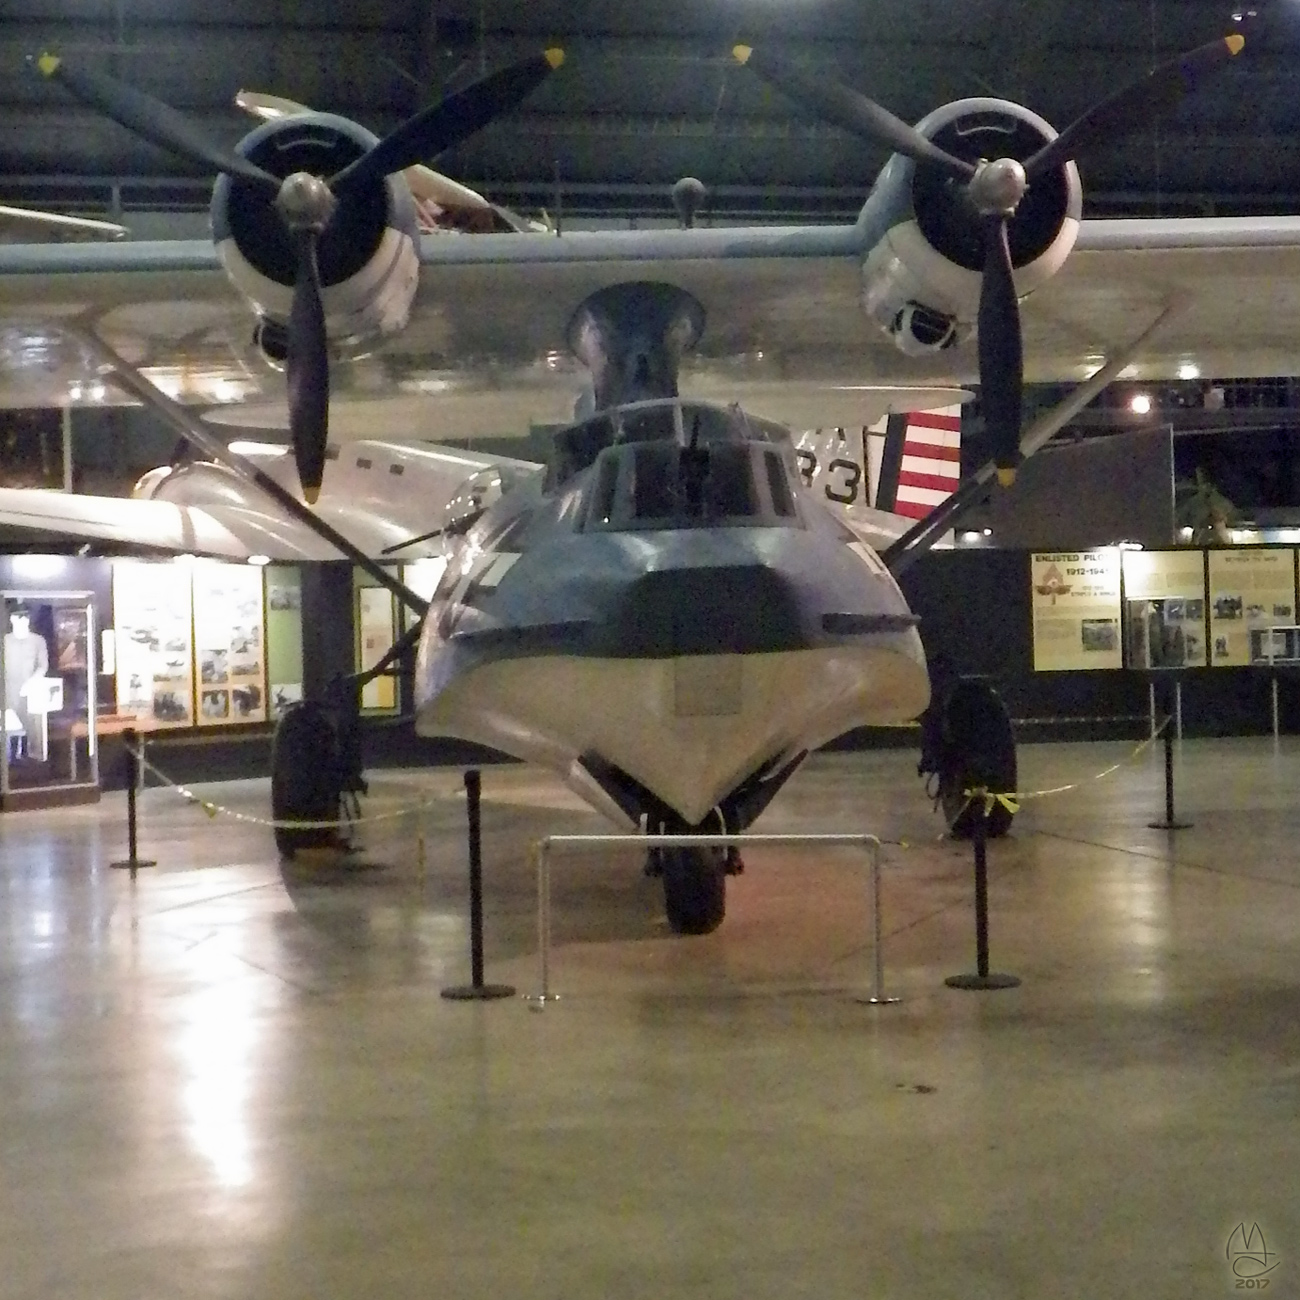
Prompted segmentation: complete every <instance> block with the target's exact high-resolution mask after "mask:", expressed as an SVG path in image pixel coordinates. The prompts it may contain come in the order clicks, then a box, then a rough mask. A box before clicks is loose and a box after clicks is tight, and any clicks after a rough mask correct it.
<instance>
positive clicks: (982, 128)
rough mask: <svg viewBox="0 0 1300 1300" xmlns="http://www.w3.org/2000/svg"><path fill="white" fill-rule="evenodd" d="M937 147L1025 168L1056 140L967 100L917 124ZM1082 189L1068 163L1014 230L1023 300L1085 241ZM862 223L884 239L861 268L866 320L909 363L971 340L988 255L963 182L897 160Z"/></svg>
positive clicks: (1024, 205) (1026, 207)
mask: <svg viewBox="0 0 1300 1300" xmlns="http://www.w3.org/2000/svg"><path fill="white" fill-rule="evenodd" d="M917 130H919V131H920V132H921V133H922V135H924V136H926V137H927V138H928V139H930V140H933V141H934V142H935V144H937V145H939V146H940V147H941V148H943V149H945V150H947V151H948V152H949V153H951V154H955V155H956V156H957V157H959V158H964V159H966V160H968V161H969V162H979V161H980V160H981V159H985V158H988V159H992V158H1016V159H1019V160H1020V161H1022V162H1023V161H1024V160H1025V159H1027V158H1029V157H1030V156H1031V155H1032V154H1033V153H1035V152H1036V151H1037V150H1038V149H1039V148H1040V147H1041V146H1042V145H1043V144H1045V143H1046V142H1047V141H1049V140H1051V139H1054V138H1055V136H1056V131H1055V130H1054V129H1053V128H1052V127H1051V126H1050V125H1049V124H1048V123H1047V122H1046V121H1045V120H1044V119H1043V118H1041V117H1039V116H1038V115H1037V114H1036V113H1033V112H1031V111H1030V110H1029V109H1027V108H1024V107H1022V106H1021V105H1019V104H1014V103H1012V102H1011V101H1009V100H1004V99H962V100H957V101H955V102H953V103H951V104H945V105H944V106H943V107H941V108H938V109H936V110H935V111H934V112H933V113H930V114H929V115H928V116H927V117H925V118H923V119H922V120H921V121H920V122H918V123H917ZM1082 211H1083V187H1082V185H1081V184H1080V182H1079V172H1078V169H1077V168H1076V167H1075V165H1074V164H1073V163H1072V162H1071V163H1066V164H1064V165H1063V166H1061V167H1059V168H1057V169H1056V170H1054V171H1052V172H1049V173H1047V174H1045V175H1043V176H1040V177H1038V178H1037V179H1035V181H1034V183H1033V185H1032V186H1030V188H1029V190H1028V191H1027V192H1026V194H1025V196H1024V198H1023V199H1022V200H1021V202H1020V206H1019V207H1018V208H1017V210H1016V214H1015V216H1014V217H1013V218H1012V219H1011V221H1010V223H1009V227H1008V241H1009V243H1010V246H1011V261H1012V265H1013V267H1014V268H1015V283H1016V291H1017V293H1018V294H1019V295H1020V297H1022V298H1023V297H1025V296H1026V295H1028V294H1030V293H1032V292H1033V291H1034V290H1035V289H1038V288H1040V287H1041V286H1042V285H1044V284H1046V283H1047V281H1048V280H1050V279H1051V278H1052V276H1053V275H1055V274H1056V272H1057V271H1059V270H1060V269H1061V267H1062V266H1063V265H1064V264H1065V259H1066V258H1067V257H1068V256H1069V253H1070V250H1071V249H1072V248H1073V247H1074V242H1075V240H1076V239H1077V238H1078V234H1079V220H1080V217H1081V215H1082ZM863 219H864V221H867V222H868V223H869V224H870V225H871V226H872V227H874V228H875V229H878V230H879V231H880V232H881V233H880V236H879V238H878V239H877V240H876V242H875V243H874V244H873V246H872V248H871V251H870V252H869V253H868V254H867V256H866V258H865V260H864V262H863V267H862V305H863V310H864V311H865V312H866V313H867V315H868V316H869V317H870V318H871V319H872V320H873V321H875V323H876V324H877V325H879V327H880V328H881V329H882V330H883V331H884V332H885V333H886V334H887V335H888V336H889V337H890V339H891V340H892V341H893V342H894V344H895V345H896V346H897V347H898V348H899V349H900V350H901V351H903V352H905V353H907V354H908V355H909V356H924V355H926V354H929V353H933V352H939V351H942V350H943V349H944V348H948V347H951V346H952V345H953V344H956V343H960V342H961V341H962V340H963V339H964V338H966V337H968V336H969V335H970V333H971V332H972V330H973V329H974V325H975V318H976V314H977V312H978V308H979V295H980V278H981V270H982V267H983V263H984V249H983V243H982V240H981V237H980V229H979V223H978V220H977V219H976V218H975V217H974V214H973V211H972V209H971V208H970V205H969V201H968V199H967V198H966V195H965V192H964V186H963V184H962V182H960V181H958V180H955V179H953V178H951V177H949V176H947V175H945V174H940V173H939V172H938V171H937V169H934V168H926V167H918V166H917V165H916V164H915V163H914V162H913V161H912V160H911V159H910V158H904V157H902V156H901V155H897V154H896V155H895V156H894V157H893V158H891V159H890V161H889V163H888V164H887V165H886V167H885V169H884V171H882V172H881V174H880V178H879V180H878V181H877V182H876V186H875V189H874V190H873V191H872V194H871V197H870V198H869V199H868V201H867V207H866V208H865V209H864V212H863Z"/></svg>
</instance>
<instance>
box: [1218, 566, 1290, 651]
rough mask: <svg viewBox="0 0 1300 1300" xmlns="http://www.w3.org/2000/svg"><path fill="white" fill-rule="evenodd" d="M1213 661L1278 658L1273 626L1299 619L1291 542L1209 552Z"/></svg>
mask: <svg viewBox="0 0 1300 1300" xmlns="http://www.w3.org/2000/svg"><path fill="white" fill-rule="evenodd" d="M1209 585H1210V600H1209V617H1210V663H1211V664H1213V665H1214V666H1215V667H1243V666H1246V665H1250V664H1262V663H1264V664H1266V663H1269V662H1270V660H1271V661H1273V662H1276V658H1277V656H1276V655H1275V654H1273V653H1272V652H1273V651H1274V650H1275V649H1276V646H1275V644H1274V643H1275V640H1276V638H1275V637H1274V636H1273V629H1275V628H1286V627H1291V626H1293V625H1294V624H1295V623H1296V552H1295V548H1294V547H1290V546H1269V547H1249V548H1246V547H1242V548H1238V549H1232V550H1226V549H1225V550H1212V551H1210V552H1209Z"/></svg>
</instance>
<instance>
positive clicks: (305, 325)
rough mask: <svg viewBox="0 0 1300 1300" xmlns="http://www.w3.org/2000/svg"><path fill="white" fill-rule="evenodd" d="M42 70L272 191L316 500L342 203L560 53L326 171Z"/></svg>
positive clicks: (303, 454) (432, 149) (527, 64)
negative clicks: (325, 245)
mask: <svg viewBox="0 0 1300 1300" xmlns="http://www.w3.org/2000/svg"><path fill="white" fill-rule="evenodd" d="M34 62H35V65H36V68H37V70H38V71H39V72H40V73H41V75H42V76H44V77H48V78H51V79H53V80H56V81H59V82H61V83H62V84H63V85H64V86H65V87H66V88H67V89H68V90H69V91H70V92H71V93H72V94H73V95H75V96H76V97H77V98H78V99H80V100H81V101H82V102H83V103H85V104H87V105H89V106H90V107H91V108H96V109H98V110H99V111H100V112H102V113H104V114H106V115H107V116H108V117H111V118H113V120H114V121H116V122H120V123H121V124H122V125H123V126H125V127H126V128H127V129H128V130H131V131H134V132H135V133H136V134H137V135H140V136H143V137H144V138H145V139H146V140H149V141H151V142H152V143H154V144H156V145H159V146H160V147H162V148H164V149H166V150H168V151H169V152H171V153H173V154H176V155H177V156H178V157H181V158H184V159H186V160H187V161H190V162H195V163H198V164H199V165H201V166H203V167H207V168H210V169H212V170H215V171H219V172H224V173H226V174H227V175H228V176H232V177H238V178H239V179H240V180H243V181H247V182H249V183H250V184H252V185H254V186H256V187H257V188H258V189H259V190H261V192H262V193H264V194H265V195H267V196H268V197H269V198H271V199H272V200H273V202H274V204H275V207H276V209H277V211H278V212H279V213H280V216H281V218H282V220H283V221H284V223H285V225H286V227H287V228H288V229H289V231H290V233H291V234H292V235H293V242H294V248H295V252H296V257H297V273H296V275H295V278H294V288H293V299H292V303H291V305H290V309H289V327H288V338H289V347H288V357H287V365H286V369H287V372H288V387H289V430H290V434H291V437H292V440H293V452H294V460H295V462H296V463H297V467H298V479H299V482H300V483H301V485H302V492H303V496H304V497H305V498H306V500H307V502H308V504H309V505H314V504H315V503H316V499H317V497H318V496H319V494H320V485H321V478H322V477H323V475H324V470H325V447H326V443H327V441H328V433H329V430H328V421H329V338H328V333H327V330H326V325H325V307H324V302H323V300H322V293H321V280H320V268H319V260H318V247H319V242H320V237H321V235H322V233H323V232H324V231H325V229H326V227H327V226H328V225H329V224H330V221H331V219H332V218H333V216H334V213H335V211H336V209H337V208H338V206H339V205H340V204H346V203H348V202H349V200H350V199H351V198H352V196H354V195H356V194H358V193H359V192H361V191H363V190H364V189H366V187H367V186H369V185H371V184H374V183H375V182H378V181H380V180H382V179H383V178H384V177H386V176H388V175H390V174H391V173H393V172H399V171H404V170H405V169H406V168H407V167H411V166H414V165H415V164H416V163H418V162H420V161H421V160H422V159H424V158H427V157H431V156H432V155H434V154H437V153H441V152H442V151H443V150H444V149H448V148H450V147H451V146H452V145H454V144H458V143H459V142H460V141H461V140H464V139H466V138H467V137H468V136H471V135H473V134H474V132H475V131H478V130H479V129H480V128H482V127H484V126H486V125H487V124H488V123H489V122H491V121H492V120H493V119H494V118H496V117H498V116H500V115H501V114H502V113H505V112H507V111H509V110H510V109H512V108H514V107H515V105H516V104H519V103H521V102H522V101H523V100H524V99H525V98H526V97H527V96H528V95H529V94H530V93H531V92H532V91H533V90H534V89H536V87H537V86H538V85H539V84H540V83H541V82H542V81H543V80H544V79H545V78H546V77H547V76H548V75H549V74H550V73H551V72H552V71H554V70H555V69H556V68H558V67H559V66H560V65H561V64H562V63H563V62H564V51H563V50H560V49H549V50H546V51H544V52H543V53H541V54H536V55H533V56H531V57H529V58H527V59H521V60H519V61H518V62H515V63H512V64H510V65H508V66H507V67H505V68H502V69H500V70H498V71H497V72H493V73H490V74H489V75H488V76H486V77H483V78H481V79H480V80H479V81H476V82H474V83H472V84H471V85H469V86H467V87H466V88H465V89H464V90H461V91H458V92H457V93H456V94H454V95H451V96H449V97H448V98H446V99H444V100H442V101H440V102H439V103H437V104H433V105H431V106H430V107H428V108H425V109H423V110H422V111H420V112H419V113H416V114H415V116H414V117H411V118H408V119H407V120H406V121H405V122H403V123H402V124H401V125H400V126H398V127H397V128H396V130H394V131H392V132H391V133H390V134H389V135H387V136H385V137H384V138H383V139H382V140H380V141H378V142H377V143H376V144H374V145H373V146H372V147H371V148H370V149H369V150H368V151H367V152H366V153H364V154H362V155H361V157H360V158H357V159H355V160H354V161H353V162H351V163H349V164H348V165H347V166H346V167H344V168H342V170H340V171H338V172H336V173H335V174H334V175H333V176H330V177H320V176H314V175H312V174H311V173H310V172H294V173H292V174H291V175H289V176H285V177H279V176H274V175H272V174H271V173H270V172H268V171H265V170H264V169H263V168H261V167H259V166H257V164H256V163H254V162H251V161H250V160H249V159H247V158H244V157H242V156H241V155H240V154H238V153H236V152H235V151H234V150H231V149H226V148H224V147H222V146H221V145H219V144H217V143H216V142H215V141H212V140H210V139H208V137H207V136H206V135H205V134H204V133H203V132H202V131H201V130H200V129H199V128H198V127H196V126H195V125H194V123H192V122H190V121H189V120H188V119H187V118H185V117H184V116H183V115H182V114H180V113H178V112H177V111H176V110H175V109H173V108H171V107H169V106H168V105H166V104H164V103H163V102H162V101H161V100H157V99H154V98H153V97H152V96H151V95H147V94H145V93H144V92H143V91H140V90H136V89H135V88H134V87H131V86H127V85H125V84H124V83H122V82H120V81H117V80H116V79H115V78H113V77H109V76H106V75H105V74H104V73H100V72H94V71H91V70H90V69H87V68H77V67H72V66H70V65H69V64H68V63H67V62H66V61H65V60H64V59H62V58H60V57H59V56H58V55H56V54H42V55H41V56H40V57H39V58H38V59H36V60H34Z"/></svg>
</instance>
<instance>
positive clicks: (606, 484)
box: [586, 441, 798, 531]
mask: <svg viewBox="0 0 1300 1300" xmlns="http://www.w3.org/2000/svg"><path fill="white" fill-rule="evenodd" d="M760 454H763V455H764V456H766V454H767V453H766V452H763V453H760ZM772 454H773V457H774V459H775V461H776V470H777V471H778V475H779V478H780V485H779V486H776V487H773V486H772V485H771V483H772V480H771V478H770V476H771V474H772V472H773V471H772V470H771V469H770V468H769V469H767V471H766V472H767V474H768V476H769V485H768V492H767V493H766V494H764V493H761V492H760V488H759V484H758V482H757V480H756V477H755V476H756V474H761V473H763V470H762V469H760V467H759V465H758V464H757V463H756V461H755V449H754V448H753V447H752V446H750V445H744V444H737V443H713V444H712V445H709V444H705V443H702V442H701V443H697V444H696V445H695V446H689V445H688V446H685V447H683V446H681V445H680V444H678V443H675V442H663V441H660V442H652V443H644V442H642V443H635V444H633V445H631V446H620V447H614V448H610V449H609V450H607V451H605V452H604V453H603V454H602V456H601V457H600V459H599V460H598V461H597V464H596V472H595V475H594V476H593V480H592V485H591V489H590V494H589V504H588V509H587V515H586V520H587V522H586V527H588V528H598V529H612V530H615V531H618V530H622V529H626V530H629V531H631V530H637V529H647V528H652V529H658V528H710V527H745V526H756V525H765V524H766V525H770V524H776V523H778V522H784V521H786V520H790V519H796V520H797V518H798V511H797V509H796V507H795V504H794V497H793V494H792V493H791V491H790V487H789V484H788V482H787V480H786V477H785V469H784V466H783V465H782V464H781V462H780V458H779V456H778V455H776V454H775V453H772ZM769 498H770V500H771V504H770V505H769V504H768V500H769Z"/></svg>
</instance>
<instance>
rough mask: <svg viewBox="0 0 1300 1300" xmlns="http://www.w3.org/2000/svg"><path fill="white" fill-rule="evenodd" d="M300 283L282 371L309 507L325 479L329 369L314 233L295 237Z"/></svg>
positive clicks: (295, 289) (291, 432) (296, 457)
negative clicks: (287, 385) (284, 374)
mask: <svg viewBox="0 0 1300 1300" xmlns="http://www.w3.org/2000/svg"><path fill="white" fill-rule="evenodd" d="M295 240H296V242H297V245H298V278H297V281H296V283H295V284H294V287H293V305H292V306H291V307H290V309H289V350H288V355H287V357H286V358H285V369H286V371H287V376H288V381H289V436H290V438H291V440H292V442H293V458H294V463H295V464H296V465H297V466H298V481H299V483H301V484H302V494H303V496H304V497H306V499H307V504H308V505H309V506H314V505H315V504H316V498H317V497H318V496H319V495H320V485H321V479H322V478H323V477H324V475H325V443H326V439H327V437H328V435H329V405H330V368H329V345H328V340H327V339H326V335H325V305H324V303H323V302H322V301H321V291H320V269H319V267H318V266H317V264H316V232H315V231H313V230H299V231H297V232H295Z"/></svg>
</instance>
